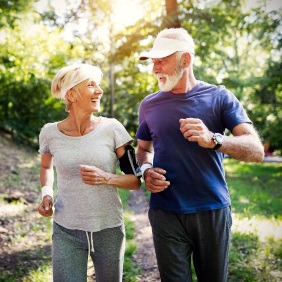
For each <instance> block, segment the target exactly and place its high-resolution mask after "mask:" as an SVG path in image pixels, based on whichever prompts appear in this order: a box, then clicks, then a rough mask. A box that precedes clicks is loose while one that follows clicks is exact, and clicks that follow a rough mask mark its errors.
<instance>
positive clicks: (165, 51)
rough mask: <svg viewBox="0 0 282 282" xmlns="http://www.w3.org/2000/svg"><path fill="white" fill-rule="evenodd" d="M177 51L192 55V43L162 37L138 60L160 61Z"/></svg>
mask: <svg viewBox="0 0 282 282" xmlns="http://www.w3.org/2000/svg"><path fill="white" fill-rule="evenodd" d="M178 51H182V52H188V53H190V54H193V55H194V52H195V51H194V44H193V42H187V41H181V40H177V39H171V38H164V37H160V38H156V40H155V42H154V45H153V48H152V49H151V50H150V51H147V52H142V53H141V55H140V57H139V59H140V60H141V61H143V60H147V59H160V58H164V57H167V56H169V55H171V54H173V53H175V52H178Z"/></svg>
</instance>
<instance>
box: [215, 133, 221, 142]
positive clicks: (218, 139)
mask: <svg viewBox="0 0 282 282" xmlns="http://www.w3.org/2000/svg"><path fill="white" fill-rule="evenodd" d="M214 137H215V140H216V142H217V143H218V144H222V142H223V136H222V135H221V134H219V133H217V134H215V136H214Z"/></svg>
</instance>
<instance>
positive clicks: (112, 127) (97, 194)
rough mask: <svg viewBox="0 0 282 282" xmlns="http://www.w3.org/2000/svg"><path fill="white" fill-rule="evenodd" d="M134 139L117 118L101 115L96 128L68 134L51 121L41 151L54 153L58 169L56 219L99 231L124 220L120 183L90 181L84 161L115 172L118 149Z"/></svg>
mask: <svg viewBox="0 0 282 282" xmlns="http://www.w3.org/2000/svg"><path fill="white" fill-rule="evenodd" d="M129 141H132V138H131V136H130V135H129V134H128V132H127V131H126V129H125V128H124V126H123V125H122V124H121V123H120V122H119V121H117V120H116V119H113V118H105V117H100V122H99V124H98V125H97V127H96V128H95V130H93V131H92V132H90V133H88V134H86V135H84V136H78V137H73V136H67V135H65V134H63V133H62V132H61V131H59V129H58V127H57V122H55V123H47V124H45V125H44V127H43V128H42V130H41V132H40V135H39V144H40V148H39V150H38V152H39V153H40V154H44V153H47V152H48V153H51V154H52V155H53V160H54V166H55V169H56V173H57V185H58V195H57V200H56V202H55V213H54V221H55V222H56V223H58V224H60V225H61V226H63V227H65V228H68V229H78V230H83V231H91V232H97V231H100V230H103V229H105V228H113V227H116V226H120V225H122V223H123V211H122V204H121V200H120V197H119V194H118V191H117V188H116V187H113V186H107V185H93V186H92V185H87V184H84V183H83V182H82V179H81V177H80V167H79V166H80V165H90V166H91V165H94V166H97V167H99V168H100V169H102V170H104V171H107V172H110V173H115V172H116V163H117V160H118V159H117V156H116V153H115V150H116V149H117V148H118V147H121V146H122V145H124V144H125V143H127V142H129Z"/></svg>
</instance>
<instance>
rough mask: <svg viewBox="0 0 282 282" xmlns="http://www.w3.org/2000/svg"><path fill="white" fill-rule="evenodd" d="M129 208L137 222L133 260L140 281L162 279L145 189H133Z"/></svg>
mask: <svg viewBox="0 0 282 282" xmlns="http://www.w3.org/2000/svg"><path fill="white" fill-rule="evenodd" d="M129 209H130V210H131V211H132V213H133V215H132V220H133V221H134V222H135V234H136V236H135V240H136V244H137V251H136V253H135V254H134V255H133V260H134V262H135V264H136V266H137V267H138V268H140V269H141V270H142V271H141V274H140V275H139V276H138V281H140V282H157V281H161V280H160V276H159V271H158V268H157V261H156V257H155V250H154V245H153V239H152V231H151V227H150V224H149V220H148V202H147V199H146V196H145V192H144V190H143V189H140V190H139V191H131V195H130V201H129Z"/></svg>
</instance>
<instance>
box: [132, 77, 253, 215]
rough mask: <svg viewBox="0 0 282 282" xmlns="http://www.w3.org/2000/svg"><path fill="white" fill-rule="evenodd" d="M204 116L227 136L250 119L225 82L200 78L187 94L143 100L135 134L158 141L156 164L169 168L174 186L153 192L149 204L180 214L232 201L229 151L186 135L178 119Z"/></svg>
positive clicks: (212, 128)
mask: <svg viewBox="0 0 282 282" xmlns="http://www.w3.org/2000/svg"><path fill="white" fill-rule="evenodd" d="M188 117H190V118H199V119H201V120H202V121H203V122H204V124H205V125H206V126H207V127H208V129H209V130H210V131H212V132H218V133H221V134H224V131H225V129H228V130H229V131H232V129H233V128H234V127H235V126H236V125H238V124H240V123H246V122H247V123H251V121H250V119H249V118H248V116H247V114H246V112H245V111H244V109H243V107H242V105H241V104H240V102H239V101H238V99H237V98H236V97H235V96H234V94H232V93H231V92H230V91H228V90H227V89H226V88H225V87H224V86H215V85H211V84H207V83H205V82H202V81H198V83H197V85H196V86H195V87H194V88H193V89H192V90H191V91H189V92H187V93H184V94H173V93H171V92H161V91H160V92H157V93H154V94H151V95H148V96H147V97H146V98H145V99H144V100H143V101H142V102H141V104H140V109H139V128H138V130H137V133H136V137H137V138H138V139H141V140H146V141H153V146H154V161H153V162H154V163H153V165H154V167H160V168H163V169H165V170H166V171H167V173H166V175H165V176H166V179H167V180H168V181H170V186H169V187H168V188H167V189H165V190H164V191H163V192H160V193H152V194H151V197H150V207H152V208H160V209H164V210H167V211H171V212H176V213H184V214H185V213H194V212H198V211H205V210H213V209H220V208H223V207H226V206H228V205H230V197H229V193H228V188H227V185H226V181H225V174H224V168H223V157H224V155H223V154H222V153H221V152H219V151H216V150H212V149H207V148H202V147H200V146H199V145H198V143H197V142H189V141H188V140H187V139H184V137H183V135H182V133H181V131H180V123H179V119H181V118H188Z"/></svg>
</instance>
